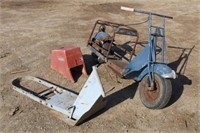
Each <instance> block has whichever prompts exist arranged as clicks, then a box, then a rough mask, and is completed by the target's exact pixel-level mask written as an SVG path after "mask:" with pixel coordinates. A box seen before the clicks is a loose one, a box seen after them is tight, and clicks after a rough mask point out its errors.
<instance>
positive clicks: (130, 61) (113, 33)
mask: <svg viewBox="0 0 200 133" xmlns="http://www.w3.org/2000/svg"><path fill="white" fill-rule="evenodd" d="M121 9H122V10H125V11H131V12H137V13H143V14H147V15H148V21H147V22H148V42H147V44H146V45H142V44H141V43H139V42H138V40H139V33H138V31H137V30H136V29H134V28H132V27H130V25H125V24H119V23H113V22H108V21H101V20H98V21H96V23H95V25H94V28H93V30H92V33H91V35H90V37H89V40H88V44H87V47H88V48H89V49H90V50H91V51H92V55H94V57H95V58H96V59H97V60H98V61H99V63H106V65H107V66H108V67H109V68H111V70H113V71H114V72H115V73H116V74H117V75H118V76H119V77H121V78H124V79H133V80H135V81H138V82H139V81H141V82H140V84H139V93H140V98H141V101H142V103H143V104H144V105H145V106H146V107H147V108H151V109H160V108H163V107H165V106H166V104H167V103H168V102H169V100H170V98H171V94H172V86H171V81H170V79H175V78H176V73H175V71H174V70H172V69H171V68H170V67H168V66H167V64H165V55H164V53H165V18H168V19H173V18H172V17H170V16H165V15H161V14H157V13H152V12H147V11H141V10H136V9H134V8H128V7H121ZM152 16H157V17H161V19H162V26H161V27H159V26H153V25H152ZM153 29H155V32H154V33H152V30H153ZM125 36H129V38H130V37H131V39H130V40H128V41H125V42H123V43H118V42H117V40H120V39H121V40H123V39H122V38H123V37H125ZM159 37H160V38H161V39H162V46H161V48H160V49H159V50H160V52H159V50H157V47H158V45H157V39H158V38H159ZM137 45H140V46H143V49H142V50H141V51H140V52H139V53H137V54H136V46H137ZM158 52H159V53H161V61H160V62H159V61H157V58H156V56H157V53H158Z"/></svg>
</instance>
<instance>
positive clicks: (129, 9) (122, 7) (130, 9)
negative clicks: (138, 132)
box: [121, 6, 135, 12]
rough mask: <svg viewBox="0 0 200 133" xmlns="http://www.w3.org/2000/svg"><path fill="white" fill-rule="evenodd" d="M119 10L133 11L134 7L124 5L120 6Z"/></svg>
mask: <svg viewBox="0 0 200 133" xmlns="http://www.w3.org/2000/svg"><path fill="white" fill-rule="evenodd" d="M121 10H124V11H129V12H134V10H135V9H134V8H130V7H124V6H121Z"/></svg>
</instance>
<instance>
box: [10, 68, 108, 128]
mask: <svg viewBox="0 0 200 133" xmlns="http://www.w3.org/2000/svg"><path fill="white" fill-rule="evenodd" d="M23 81H33V82H36V83H39V84H42V85H44V86H46V87H48V89H46V90H44V91H42V92H40V93H36V92H34V91H32V90H29V89H27V88H25V87H23V86H22V85H21V84H20V83H21V82H23ZM12 88H13V89H14V90H16V91H18V92H19V93H22V94H24V95H26V96H27V97H29V98H31V99H33V100H34V101H37V102H39V103H41V104H43V105H45V106H47V107H49V108H51V109H52V110H54V112H55V111H56V113H57V112H59V114H58V116H59V117H62V119H64V121H65V122H67V123H68V124H70V125H78V124H80V123H82V122H83V121H84V120H85V119H87V118H88V117H90V116H91V115H92V114H94V113H96V112H97V111H99V110H100V109H102V108H103V107H105V105H106V100H105V93H104V90H103V87H102V85H101V82H100V79H99V76H98V73H97V70H96V67H95V66H93V71H92V73H91V74H90V76H89V78H88V80H87V81H86V83H85V85H84V86H83V88H82V90H81V91H80V93H79V94H76V93H74V92H71V91H70V90H66V89H63V88H61V87H59V86H56V85H54V84H52V83H49V82H47V81H45V80H42V79H39V78H36V77H32V76H25V77H20V78H17V79H15V80H13V81H12ZM49 94H51V96H49V97H47V96H48V95H49ZM52 94H53V95H52Z"/></svg>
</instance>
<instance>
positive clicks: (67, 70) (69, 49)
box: [51, 46, 87, 82]
mask: <svg viewBox="0 0 200 133" xmlns="http://www.w3.org/2000/svg"><path fill="white" fill-rule="evenodd" d="M77 66H80V67H82V73H83V74H85V75H87V71H86V68H85V63H84V60H83V56H82V53H81V50H80V47H77V46H66V47H63V48H61V49H55V50H52V54H51V68H52V69H53V70H56V71H58V72H59V73H61V74H63V75H64V77H66V78H67V79H68V80H71V81H72V82H75V80H74V78H73V76H72V72H71V69H72V68H75V67H77Z"/></svg>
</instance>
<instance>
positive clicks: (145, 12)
mask: <svg viewBox="0 0 200 133" xmlns="http://www.w3.org/2000/svg"><path fill="white" fill-rule="evenodd" d="M121 10H124V11H129V12H138V13H144V14H148V15H149V14H151V15H155V16H158V17H165V18H169V19H173V17H170V16H166V15H162V14H158V13H153V12H147V11H142V10H138V9H134V8H130V7H124V6H121Z"/></svg>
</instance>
